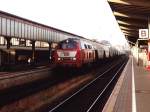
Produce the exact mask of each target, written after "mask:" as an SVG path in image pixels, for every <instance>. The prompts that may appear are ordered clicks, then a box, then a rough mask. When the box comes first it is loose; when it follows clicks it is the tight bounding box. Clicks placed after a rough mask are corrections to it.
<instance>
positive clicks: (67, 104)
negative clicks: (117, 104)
mask: <svg viewBox="0 0 150 112" xmlns="http://www.w3.org/2000/svg"><path fill="white" fill-rule="evenodd" d="M126 62H127V59H124V60H123V61H121V62H119V63H117V64H116V65H114V66H112V67H111V68H109V69H108V70H106V71H105V72H103V73H99V72H98V73H97V74H99V75H98V77H96V78H95V79H93V80H92V81H91V82H89V83H88V84H86V85H85V86H83V87H82V88H80V89H79V90H78V91H77V92H75V93H74V94H72V95H71V96H70V97H68V98H66V99H65V100H63V101H62V102H60V103H59V104H58V105H56V106H55V107H53V108H49V109H46V110H45V111H49V112H100V111H102V108H103V106H104V104H105V102H106V100H107V98H108V96H109V94H110V93H111V90H112V89H113V87H114V85H115V83H116V80H117V79H118V77H119V75H120V73H121V72H122V70H123V68H124V66H125V64H126Z"/></svg>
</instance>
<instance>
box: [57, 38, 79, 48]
mask: <svg viewBox="0 0 150 112" xmlns="http://www.w3.org/2000/svg"><path fill="white" fill-rule="evenodd" d="M58 48H59V49H76V48H77V41H75V40H65V41H62V42H60V43H59V45H58Z"/></svg>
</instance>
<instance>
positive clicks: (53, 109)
mask: <svg viewBox="0 0 150 112" xmlns="http://www.w3.org/2000/svg"><path fill="white" fill-rule="evenodd" d="M119 63H120V61H119V62H118V63H117V64H114V65H113V66H111V67H110V68H109V69H107V70H106V71H105V72H103V73H101V74H100V75H99V76H97V77H96V78H95V79H93V80H92V81H90V82H89V83H88V84H86V85H84V86H83V87H82V88H80V89H79V90H78V91H76V92H75V93H74V94H72V95H71V96H69V97H68V98H66V99H65V100H63V101H62V102H60V103H59V104H58V105H56V106H55V107H54V108H52V109H51V110H50V111H49V112H53V111H55V110H56V109H57V108H58V107H60V106H61V105H63V104H64V103H65V102H67V101H68V100H69V99H71V98H72V97H74V96H75V95H77V94H78V93H79V92H81V91H83V90H84V89H85V88H87V87H88V86H90V85H91V84H93V83H94V82H95V81H96V80H98V79H99V78H100V77H102V76H103V75H104V74H106V73H107V72H109V71H111V70H112V69H113V68H114V67H116V66H117V65H118V64H119ZM98 74H99V72H97V73H96V75H98Z"/></svg>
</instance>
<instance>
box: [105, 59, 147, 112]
mask: <svg viewBox="0 0 150 112" xmlns="http://www.w3.org/2000/svg"><path fill="white" fill-rule="evenodd" d="M103 112H150V71H148V70H146V68H144V67H143V66H137V63H136V61H135V59H134V58H133V57H132V56H130V58H129V61H128V63H127V65H126V67H125V69H124V71H123V72H122V74H121V76H120V78H119V79H118V82H117V84H116V86H115V88H114V90H113V92H112V93H111V95H110V97H109V99H108V101H107V103H106V104H105V106H104V109H103Z"/></svg>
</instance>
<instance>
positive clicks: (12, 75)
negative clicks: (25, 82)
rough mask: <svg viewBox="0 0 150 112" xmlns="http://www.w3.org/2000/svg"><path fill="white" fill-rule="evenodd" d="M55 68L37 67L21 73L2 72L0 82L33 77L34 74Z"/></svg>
mask: <svg viewBox="0 0 150 112" xmlns="http://www.w3.org/2000/svg"><path fill="white" fill-rule="evenodd" d="M52 68H53V67H47V66H42V67H36V69H32V70H28V71H19V72H12V73H11V72H0V80H5V79H10V78H15V77H21V76H25V75H33V74H34V73H38V72H43V71H47V70H51V69H52Z"/></svg>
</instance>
